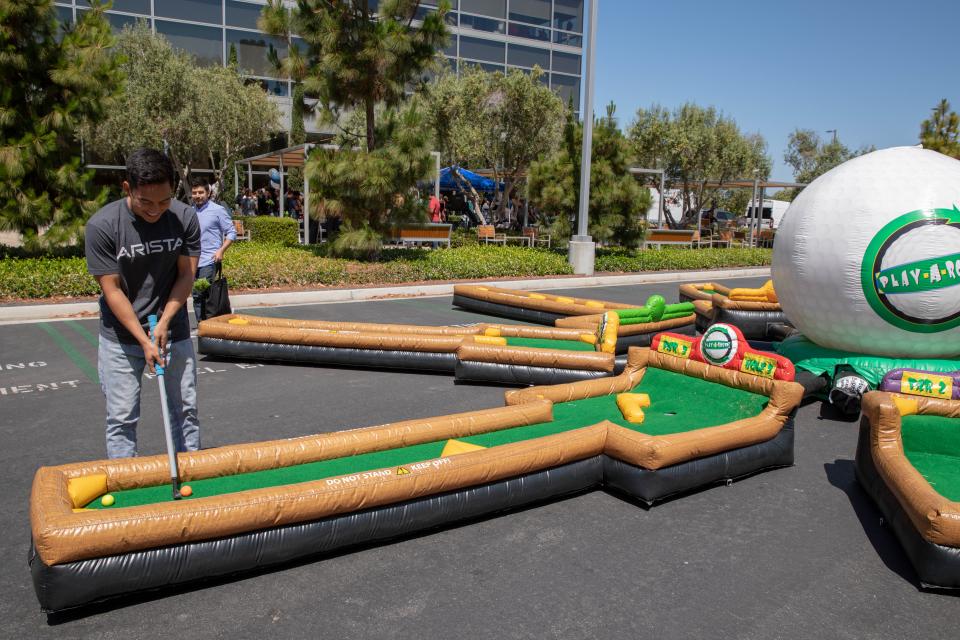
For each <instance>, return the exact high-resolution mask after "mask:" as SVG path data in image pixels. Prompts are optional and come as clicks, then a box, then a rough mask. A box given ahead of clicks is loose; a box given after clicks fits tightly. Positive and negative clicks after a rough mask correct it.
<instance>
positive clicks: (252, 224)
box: [239, 216, 300, 245]
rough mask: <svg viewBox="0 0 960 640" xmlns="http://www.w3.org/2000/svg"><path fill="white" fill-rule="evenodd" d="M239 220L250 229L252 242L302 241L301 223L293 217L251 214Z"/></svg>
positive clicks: (289, 242)
mask: <svg viewBox="0 0 960 640" xmlns="http://www.w3.org/2000/svg"><path fill="white" fill-rule="evenodd" d="M239 220H242V221H243V225H244V227H246V228H247V229H249V230H250V241H251V242H259V243H262V244H286V245H292V244H297V243H299V242H300V223H299V222H297V221H296V220H294V219H293V218H275V217H273V216H249V217H245V218H239Z"/></svg>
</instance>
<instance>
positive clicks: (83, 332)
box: [66, 320, 100, 348]
mask: <svg viewBox="0 0 960 640" xmlns="http://www.w3.org/2000/svg"><path fill="white" fill-rule="evenodd" d="M66 324H67V326H68V327H70V328H71V329H73V330H74V331H76V332H77V333H79V334H80V336H81V337H82V338H83V339H84V340H86V341H87V342H89V343H90V344H92V345H93V346H95V347H97V348H99V347H100V341H99V339H98V338H97V336H95V335H93V334H92V333H90V332H89V331H87V328H86V327H85V326H83V325H82V324H80V323H79V322H77V321H76V320H68V321H67V323H66Z"/></svg>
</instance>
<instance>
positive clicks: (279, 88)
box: [247, 78, 290, 98]
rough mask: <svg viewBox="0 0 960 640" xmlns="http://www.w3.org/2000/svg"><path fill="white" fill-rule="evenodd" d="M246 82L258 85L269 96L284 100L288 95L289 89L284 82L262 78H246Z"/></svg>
mask: <svg viewBox="0 0 960 640" xmlns="http://www.w3.org/2000/svg"><path fill="white" fill-rule="evenodd" d="M247 82H249V83H256V84H258V85H260V88H262V89H263V90H264V91H266V92H267V93H268V94H269V95H271V96H280V97H282V98H285V97H287V96H289V95H290V87H289V86H288V85H287V81H286V80H264V79H262V78H248V79H247Z"/></svg>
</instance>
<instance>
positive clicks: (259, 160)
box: [233, 142, 440, 244]
mask: <svg viewBox="0 0 960 640" xmlns="http://www.w3.org/2000/svg"><path fill="white" fill-rule="evenodd" d="M315 147H320V148H321V149H336V150H339V149H340V146H338V145H335V144H316V143H311V142H305V143H303V144H298V145H294V146H292V147H287V148H285V149H279V150H277V151H270V152H268V153H262V154H260V155H257V156H251V157H249V158H244V159H243V160H240V161H238V162H235V163H234V169H235V170H234V172H233V180H234V185H233V186H234V189H235V190H236V191H237V192H239V191H240V174H239V173H238V172H237V171H236V168H237V166H238V165H246V166H247V188H248V189H251V190H252V189H253V168H254V167H261V168H268V169H277V170H278V171H279V172H280V215H281V216H282V215H283V213H284V206H285V198H284V193H285V192H286V190H285V189H284V182H285V181H286V170H287V169H288V168H290V167H301V168H302V167H304V166H305V165H306V164H307V158H309V157H310V151H311V150H312V149H313V148H315ZM430 155H432V156H433V159H434V163H435V165H436V176H437V178H436V179H435V180H434V195H436V196H437V197H438V198H439V197H440V179H439V177H440V152H439V151H431V152H430ZM303 208H304V216H303V244H309V243H310V181H309V180H307V179H306V176H304V180H303Z"/></svg>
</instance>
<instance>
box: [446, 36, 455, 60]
mask: <svg viewBox="0 0 960 640" xmlns="http://www.w3.org/2000/svg"><path fill="white" fill-rule="evenodd" d="M443 53H444V54H445V55H448V56H452V57H454V58H456V57H457V36H456V35H454V34H450V42H448V43H447V46H445V47H444V48H443Z"/></svg>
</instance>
